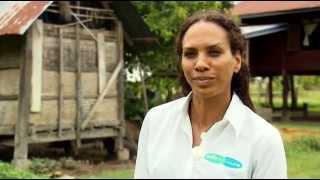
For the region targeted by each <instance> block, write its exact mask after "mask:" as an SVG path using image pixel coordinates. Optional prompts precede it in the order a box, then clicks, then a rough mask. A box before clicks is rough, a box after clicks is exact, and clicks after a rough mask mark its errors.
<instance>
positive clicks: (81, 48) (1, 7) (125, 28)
mask: <svg viewBox="0 0 320 180" xmlns="http://www.w3.org/2000/svg"><path fill="white" fill-rule="evenodd" d="M153 42H154V37H153V36H152V34H151V33H150V31H149V29H148V28H147V26H146V24H145V23H144V21H143V20H142V18H141V17H140V16H139V15H138V14H137V12H136V9H135V8H134V6H133V5H132V4H131V2H126V1H125V2H113V1H101V2H99V1H83V2H80V1H57V2H52V1H22V2H19V1H3V2H0V144H6V145H12V146H14V162H15V163H16V165H18V166H24V164H25V162H27V159H28V145H29V144H34V143H47V142H73V143H72V144H73V145H76V147H79V145H81V140H83V139H101V140H105V141H112V142H114V143H115V151H116V152H118V155H119V156H118V157H119V158H120V159H121V158H125V157H124V156H123V155H124V154H123V153H125V152H126V151H125V149H124V147H123V137H124V134H125V128H124V123H125V119H124V88H123V86H124V76H123V75H124V74H123V66H124V65H123V64H124V49H125V48H126V47H129V48H130V47H134V49H138V48H139V47H143V48H145V47H148V46H149V45H150V44H152V43H153ZM109 144H110V143H109ZM107 149H108V150H109V151H113V150H114V149H113V147H107Z"/></svg>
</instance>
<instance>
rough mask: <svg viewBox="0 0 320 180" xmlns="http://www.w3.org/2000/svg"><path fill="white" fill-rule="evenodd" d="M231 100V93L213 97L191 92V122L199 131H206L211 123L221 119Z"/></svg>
mask: <svg viewBox="0 0 320 180" xmlns="http://www.w3.org/2000/svg"><path fill="white" fill-rule="evenodd" d="M230 100H231V93H230V92H229V93H226V94H221V95H217V96H213V97H203V96H201V95H198V94H194V93H193V94H192V101H191V104H190V106H191V108H190V114H191V123H192V125H193V126H194V128H197V129H198V131H200V132H206V131H207V130H208V129H209V128H210V127H211V126H212V125H213V124H215V123H216V122H218V121H220V120H222V118H223V116H224V114H225V112H226V110H227V108H228V106H229V103H230Z"/></svg>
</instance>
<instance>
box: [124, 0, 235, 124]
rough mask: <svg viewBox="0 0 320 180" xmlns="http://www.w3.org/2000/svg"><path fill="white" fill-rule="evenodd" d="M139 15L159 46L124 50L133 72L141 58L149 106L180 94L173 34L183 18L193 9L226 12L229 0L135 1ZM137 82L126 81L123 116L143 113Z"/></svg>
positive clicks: (138, 117)
mask: <svg viewBox="0 0 320 180" xmlns="http://www.w3.org/2000/svg"><path fill="white" fill-rule="evenodd" d="M133 3H134V5H135V6H136V8H137V9H138V12H139V13H140V15H141V16H142V17H143V18H144V20H145V22H146V23H147V25H148V26H149V28H150V29H151V31H152V32H153V33H154V34H155V35H156V37H157V38H158V41H159V47H157V48H156V49H153V50H150V51H148V52H143V53H140V54H129V53H127V54H126V60H127V61H126V67H127V70H128V71H129V72H131V73H132V72H133V71H134V69H136V68H137V66H138V63H139V62H141V64H142V65H143V69H144V71H145V72H146V74H147V75H148V76H147V75H146V77H145V78H146V89H147V95H148V103H149V107H154V106H156V105H159V104H162V103H164V102H167V101H169V100H172V99H174V98H176V97H177V96H180V94H179V93H180V92H181V88H180V86H179V83H178V81H177V75H178V72H177V62H178V61H177V55H176V54H175V51H174V50H175V38H176V35H177V33H178V29H179V26H180V25H181V24H182V22H183V20H184V19H185V18H186V17H188V16H189V15H191V14H193V13H194V12H195V11H199V10H208V9H211V10H219V11H223V12H226V13H228V9H229V8H230V7H231V6H232V4H231V2H229V1H135V2H133ZM142 90H143V89H142V87H141V83H140V82H129V83H127V84H126V97H125V98H126V102H125V108H126V119H131V120H137V119H138V120H142V119H143V117H144V113H145V108H144V102H143V94H142V92H143V91H142Z"/></svg>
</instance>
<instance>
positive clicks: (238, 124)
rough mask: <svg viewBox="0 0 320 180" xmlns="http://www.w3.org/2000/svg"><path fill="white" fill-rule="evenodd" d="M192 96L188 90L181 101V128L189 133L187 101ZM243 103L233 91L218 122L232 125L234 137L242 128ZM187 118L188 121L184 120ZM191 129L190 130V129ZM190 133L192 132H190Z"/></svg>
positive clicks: (189, 123) (188, 101)
mask: <svg viewBox="0 0 320 180" xmlns="http://www.w3.org/2000/svg"><path fill="white" fill-rule="evenodd" d="M191 98H192V92H190V93H189V94H188V95H187V96H186V97H185V99H184V101H183V106H182V112H183V113H182V115H183V116H184V117H183V118H182V119H184V122H183V129H184V130H185V131H186V132H187V133H188V134H189V133H190V132H189V131H190V130H191V129H192V128H191V122H190V117H189V113H188V108H189V103H190V100H191ZM243 106H244V105H243V103H242V101H241V100H240V98H239V97H238V95H237V94H236V93H233V95H232V98H231V102H230V104H229V106H228V108H227V111H226V113H225V114H224V117H223V119H222V120H221V121H219V122H218V123H223V124H224V123H228V122H229V123H230V124H231V126H232V127H233V130H234V132H235V135H236V137H238V136H239V133H240V131H241V128H242V124H243V121H244V108H243ZM186 119H188V121H185V120H186ZM191 131H192V130H191ZM191 134H192V132H191Z"/></svg>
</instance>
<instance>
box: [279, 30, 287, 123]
mask: <svg viewBox="0 0 320 180" xmlns="http://www.w3.org/2000/svg"><path fill="white" fill-rule="evenodd" d="M283 37H284V36H283ZM280 48H281V50H282V51H281V71H282V86H283V88H282V102H283V103H282V118H283V120H285V121H287V120H289V117H288V112H287V111H288V93H289V83H288V72H287V65H286V63H287V62H286V61H287V53H286V41H285V40H283V41H281V43H280Z"/></svg>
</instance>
